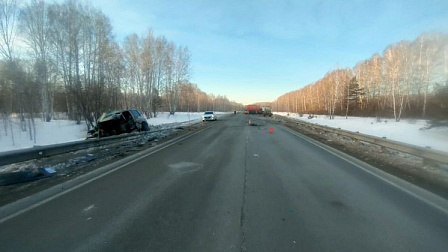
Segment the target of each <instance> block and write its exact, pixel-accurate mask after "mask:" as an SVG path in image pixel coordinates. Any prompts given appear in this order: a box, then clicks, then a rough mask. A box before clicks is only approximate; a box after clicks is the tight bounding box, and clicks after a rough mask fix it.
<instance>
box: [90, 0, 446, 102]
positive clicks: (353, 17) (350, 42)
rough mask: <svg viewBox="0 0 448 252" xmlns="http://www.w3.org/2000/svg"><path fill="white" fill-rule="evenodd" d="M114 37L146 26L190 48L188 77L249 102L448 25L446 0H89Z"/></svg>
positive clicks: (274, 95) (270, 97)
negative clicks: (97, 9)
mask: <svg viewBox="0 0 448 252" xmlns="http://www.w3.org/2000/svg"><path fill="white" fill-rule="evenodd" d="M91 3H92V4H93V6H95V7H97V8H99V9H101V10H102V12H103V13H104V14H105V15H106V16H108V17H109V18H110V20H111V23H112V26H113V28H114V33H115V36H116V38H117V40H118V41H122V40H123V38H124V37H125V36H127V35H129V34H131V33H137V34H138V35H142V36H143V35H145V33H146V32H147V31H148V30H149V29H151V30H152V31H153V32H154V34H155V35H156V36H159V35H164V36H166V37H167V39H168V40H171V41H173V42H174V43H175V44H176V45H177V46H187V47H188V48H189V50H190V53H191V66H192V75H191V78H190V81H191V82H193V83H196V84H197V85H198V86H199V88H200V89H201V90H203V91H204V92H207V93H213V94H215V95H217V94H220V95H226V96H227V97H228V98H229V99H230V100H233V101H236V102H241V103H243V104H249V103H253V102H262V101H274V100H275V99H276V98H277V97H279V96H281V95H283V94H285V93H287V92H290V91H293V90H296V89H300V88H301V87H303V86H306V85H308V84H311V83H313V82H315V81H317V80H319V79H321V78H322V77H323V76H324V75H325V74H326V73H327V72H329V71H331V70H334V69H335V68H338V67H340V68H345V67H350V68H352V67H354V66H355V64H356V63H357V62H359V61H362V60H365V59H368V58H370V57H371V56H372V55H373V54H375V53H380V54H381V53H382V52H383V50H384V49H385V48H386V47H387V46H388V45H390V44H393V43H396V42H399V41H401V40H413V39H415V38H416V37H417V36H418V35H420V34H421V33H423V32H428V31H438V32H448V0H419V1H416V0H373V1H361V0H322V1H313V0H309V1H306V0H284V1H280V0H136V1H135V0H91Z"/></svg>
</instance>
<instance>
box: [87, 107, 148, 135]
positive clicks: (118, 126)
mask: <svg viewBox="0 0 448 252" xmlns="http://www.w3.org/2000/svg"><path fill="white" fill-rule="evenodd" d="M134 131H149V125H148V121H147V120H146V117H145V116H144V115H143V114H142V113H140V111H138V110H137V109H127V110H119V111H117V110H114V111H109V112H107V113H104V114H102V115H101V116H100V118H98V120H97V123H96V126H95V128H94V129H93V130H89V131H88V132H87V138H96V137H107V136H113V135H119V134H123V133H130V132H134Z"/></svg>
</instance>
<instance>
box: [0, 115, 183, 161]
mask: <svg viewBox="0 0 448 252" xmlns="http://www.w3.org/2000/svg"><path fill="white" fill-rule="evenodd" d="M177 127H179V126H178V125H177V124H176V125H175V126H174V127H170V128H163V129H158V130H153V131H148V132H138V133H128V134H122V135H117V136H111V137H104V138H92V139H85V140H79V141H74V142H68V143H61V144H52V145H46V146H34V147H32V148H28V149H21V150H14V151H6V152H1V153H0V166H3V165H8V164H13V163H20V162H24V161H29V160H32V159H38V158H43V157H50V156H55V155H60V154H64V153H68V152H73V151H78V150H83V149H88V148H93V147H100V146H104V145H108V144H116V143H119V142H129V141H133V140H136V139H140V138H142V136H147V135H151V134H154V133H157V132H162V131H167V130H172V129H175V128H177Z"/></svg>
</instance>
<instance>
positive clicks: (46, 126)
mask: <svg viewBox="0 0 448 252" xmlns="http://www.w3.org/2000/svg"><path fill="white" fill-rule="evenodd" d="M202 114H203V113H193V112H192V113H182V112H178V113H175V114H174V115H170V114H169V113H160V114H158V115H157V117H154V118H150V119H148V123H149V124H150V125H153V126H158V125H163V124H171V123H189V122H191V123H195V122H199V121H200V120H201V116H202ZM220 114H221V115H222V114H227V113H223V112H218V115H220ZM35 124H36V141H35V142H34V140H30V134H29V131H25V132H24V131H22V130H21V129H20V127H19V124H18V122H16V120H13V125H12V128H13V133H14V134H13V135H11V132H10V127H9V125H7V129H8V132H7V134H5V127H4V125H3V121H0V152H5V151H11V150H18V149H25V148H31V147H33V146H34V145H50V144H57V143H66V142H72V141H79V140H83V139H85V137H86V133H87V126H86V125H85V124H81V125H77V124H76V123H75V122H73V121H68V120H52V121H51V122H43V121H42V120H36V121H35Z"/></svg>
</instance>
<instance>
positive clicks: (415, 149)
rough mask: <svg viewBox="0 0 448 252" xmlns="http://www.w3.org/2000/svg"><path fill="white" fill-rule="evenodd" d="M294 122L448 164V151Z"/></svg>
mask: <svg viewBox="0 0 448 252" xmlns="http://www.w3.org/2000/svg"><path fill="white" fill-rule="evenodd" d="M275 116H276V117H280V118H285V119H287V120H290V121H292V119H290V118H287V117H284V116H279V115H275ZM294 122H295V123H297V124H300V125H303V126H306V127H312V128H314V129H317V130H321V131H325V132H331V133H334V134H338V135H342V136H346V137H350V138H352V139H356V140H358V141H363V142H367V143H371V144H376V145H378V146H381V147H385V148H389V149H392V150H396V151H400V152H404V153H408V154H411V155H414V156H417V157H421V158H424V159H428V160H432V161H436V162H440V163H444V164H448V153H446V152H443V151H439V150H433V149H429V148H424V147H420V146H415V145H411V144H407V143H402V142H398V141H393V140H389V139H386V138H381V137H375V136H370V135H366V134H362V133H359V132H351V131H347V130H343V129H336V128H331V127H328V126H322V125H317V124H313V123H309V122H304V121H300V120H294Z"/></svg>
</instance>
